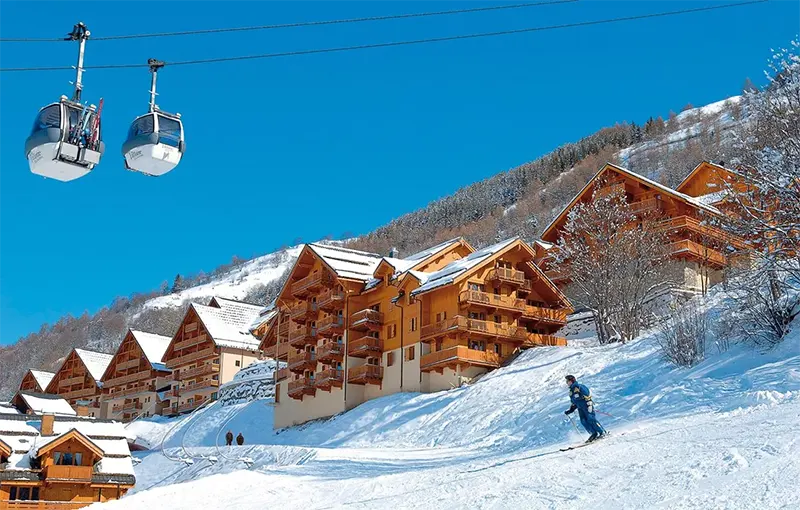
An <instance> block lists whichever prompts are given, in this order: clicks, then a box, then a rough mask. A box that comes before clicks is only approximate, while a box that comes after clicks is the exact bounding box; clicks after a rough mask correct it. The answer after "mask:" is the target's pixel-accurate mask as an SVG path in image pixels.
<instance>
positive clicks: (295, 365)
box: [286, 351, 317, 372]
mask: <svg viewBox="0 0 800 510" xmlns="http://www.w3.org/2000/svg"><path fill="white" fill-rule="evenodd" d="M316 365H317V357H316V354H315V353H313V352H309V351H303V352H301V353H298V354H289V362H288V363H287V365H286V368H288V369H289V370H290V371H292V372H303V371H305V370H314V368H316Z"/></svg>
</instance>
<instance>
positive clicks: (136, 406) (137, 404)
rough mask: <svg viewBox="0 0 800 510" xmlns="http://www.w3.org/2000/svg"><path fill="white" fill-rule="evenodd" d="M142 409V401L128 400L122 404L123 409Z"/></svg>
mask: <svg viewBox="0 0 800 510" xmlns="http://www.w3.org/2000/svg"><path fill="white" fill-rule="evenodd" d="M141 409H142V403H141V402H127V403H125V404H122V410H123V411H137V410H141Z"/></svg>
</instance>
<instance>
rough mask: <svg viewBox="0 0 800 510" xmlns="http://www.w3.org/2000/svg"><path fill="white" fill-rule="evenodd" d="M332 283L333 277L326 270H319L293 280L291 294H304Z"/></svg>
mask: <svg viewBox="0 0 800 510" xmlns="http://www.w3.org/2000/svg"><path fill="white" fill-rule="evenodd" d="M332 284H333V277H331V275H330V274H328V272H327V271H319V272H316V273H312V274H310V275H308V276H306V277H305V278H301V279H300V280H297V281H296V282H294V283H293V284H292V294H294V295H295V296H305V295H306V294H308V293H309V292H311V291H312V290H315V289H319V288H320V287H323V286H330V285H332Z"/></svg>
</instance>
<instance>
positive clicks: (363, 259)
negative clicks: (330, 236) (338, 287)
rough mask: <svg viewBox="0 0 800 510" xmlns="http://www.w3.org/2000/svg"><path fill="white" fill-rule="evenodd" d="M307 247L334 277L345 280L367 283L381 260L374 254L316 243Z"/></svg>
mask: <svg viewBox="0 0 800 510" xmlns="http://www.w3.org/2000/svg"><path fill="white" fill-rule="evenodd" d="M307 246H308V248H309V249H310V250H311V251H313V252H314V253H315V254H316V255H317V256H318V257H319V258H321V259H322V261H323V262H325V264H327V265H328V267H330V268H331V269H332V270H333V272H334V273H336V276H338V277H339V278H344V279H346V280H358V281H361V282H367V281H369V280H370V279H371V278H372V274H373V273H374V272H375V268H377V267H378V264H380V262H381V258H382V257H381V256H380V255H378V254H375V253H368V252H365V251H358V250H351V249H349V248H341V247H339V246H328V245H322V244H316V243H311V244H308V245H307Z"/></svg>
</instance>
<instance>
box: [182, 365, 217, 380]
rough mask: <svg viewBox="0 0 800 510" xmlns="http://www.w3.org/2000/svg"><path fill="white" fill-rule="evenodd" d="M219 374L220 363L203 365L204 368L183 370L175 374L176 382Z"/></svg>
mask: <svg viewBox="0 0 800 510" xmlns="http://www.w3.org/2000/svg"><path fill="white" fill-rule="evenodd" d="M218 372H219V364H218V363H203V365H202V366H199V367H194V368H190V369H188V370H181V371H180V372H177V373H175V380H176V381H185V380H187V379H191V378H193V377H200V376H203V375H209V374H216V373H218Z"/></svg>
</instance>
